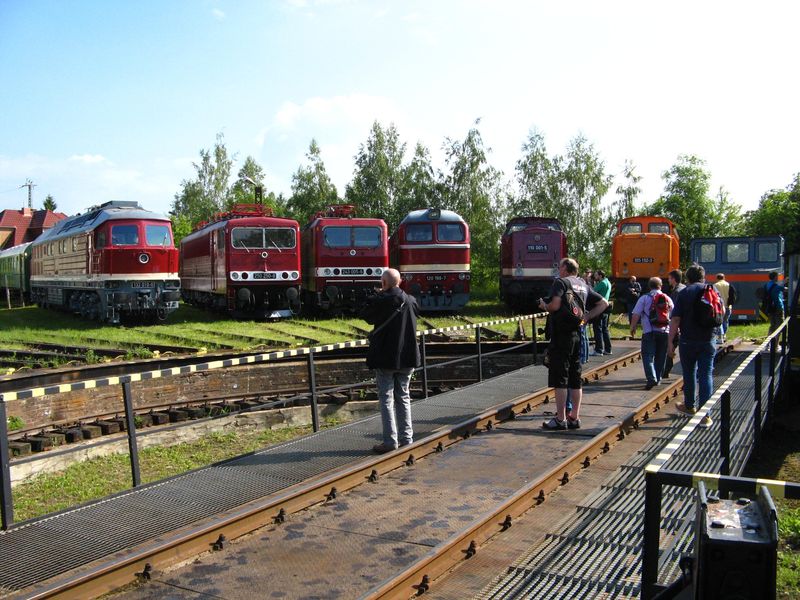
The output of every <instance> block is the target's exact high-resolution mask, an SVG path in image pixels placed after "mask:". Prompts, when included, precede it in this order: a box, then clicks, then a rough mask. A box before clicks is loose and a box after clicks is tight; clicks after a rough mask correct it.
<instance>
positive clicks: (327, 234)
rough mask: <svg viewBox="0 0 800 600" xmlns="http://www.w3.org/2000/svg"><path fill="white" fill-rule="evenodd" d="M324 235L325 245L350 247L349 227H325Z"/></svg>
mask: <svg viewBox="0 0 800 600" xmlns="http://www.w3.org/2000/svg"><path fill="white" fill-rule="evenodd" d="M322 237H323V239H324V240H325V246H327V247H328V248H349V247H350V228H349V227H325V228H324V229H323V230H322Z"/></svg>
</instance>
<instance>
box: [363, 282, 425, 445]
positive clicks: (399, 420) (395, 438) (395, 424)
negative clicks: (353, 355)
mask: <svg viewBox="0 0 800 600" xmlns="http://www.w3.org/2000/svg"><path fill="white" fill-rule="evenodd" d="M399 285H400V272H399V271H398V270H397V269H387V270H386V271H384V272H383V275H382V276H381V289H380V291H379V292H378V293H377V294H376V295H375V296H372V297H371V298H370V299H369V301H368V302H367V305H366V306H365V307H364V309H363V310H362V311H361V315H360V316H361V318H362V319H364V320H365V321H366V322H367V323H369V324H370V325H373V326H374V327H373V329H372V332H371V333H370V334H369V350H368V351H367V366H368V367H369V368H370V369H375V380H376V384H377V387H378V402H379V403H380V407H381V421H382V422H383V441H382V442H381V443H380V444H376V445H375V446H373V448H372V449H373V450H374V451H375V452H377V453H378V454H383V453H385V452H391V451H392V450H394V449H396V448H398V447H399V446H406V445H408V444H410V443H411V442H412V441H413V439H414V431H413V428H412V427H411V396H410V394H409V385H410V384H411V374H412V373H413V372H414V368H415V367H418V366H419V365H420V356H419V346H418V345H417V336H416V332H417V315H418V314H419V306H418V305H417V301H416V300H415V299H414V297H413V296H409V295H408V294H406V293H405V292H404V291H403V290H401V289H400V288H399V287H398V286H399Z"/></svg>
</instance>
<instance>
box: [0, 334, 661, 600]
mask: <svg viewBox="0 0 800 600" xmlns="http://www.w3.org/2000/svg"><path fill="white" fill-rule="evenodd" d="M635 345H638V344H636V343H635V342H634V343H631V344H629V347H628V350H630V351H629V352H628V353H627V354H621V355H617V356H614V357H613V358H614V361H607V362H603V361H602V359H600V358H599V357H598V358H596V359H592V362H590V363H589V364H588V365H586V369H587V371H588V372H587V377H588V379H590V380H592V381H591V382H590V383H589V385H587V387H586V395H585V397H584V405H583V406H584V409H583V411H584V412H583V428H582V429H581V430H578V431H566V432H544V431H542V430H541V428H540V426H541V421H542V419H544V418H545V417H546V416H547V413H548V412H550V411H551V410H553V408H554V404H553V403H552V402H551V400H552V397H553V396H552V390H551V389H548V388H546V387H544V386H545V385H546V370H545V369H544V368H543V367H539V366H531V367H527V368H524V369H521V370H518V371H515V372H512V373H509V374H506V375H503V376H500V377H496V378H494V379H491V380H487V381H484V382H483V383H479V384H475V385H472V386H468V387H466V388H462V389H460V390H456V391H454V392H448V393H444V394H440V395H438V396H434V397H431V398H428V399H427V400H424V401H419V402H417V403H415V404H414V409H413V416H414V425H415V430H416V432H417V439H418V441H417V442H415V443H414V444H413V445H411V446H409V447H406V448H401V449H399V450H398V451H395V452H392V453H390V454H388V455H385V456H383V457H379V458H371V457H370V458H368V456H369V448H370V447H371V445H372V444H373V443H374V442H375V441H376V440H377V437H379V432H380V421H379V417H377V416H375V417H370V418H367V419H364V420H361V421H357V422H354V423H350V424H347V425H343V426H340V427H337V428H333V429H328V430H325V431H322V432H319V433H317V434H314V435H311V436H307V437H305V438H302V439H298V440H294V441H291V442H287V443H284V444H280V445H277V446H275V447H272V448H268V449H266V450H264V451H261V452H256V453H254V454H251V455H246V456H243V457H240V458H237V459H233V460H231V461H227V462H224V463H219V464H217V465H213V466H211V467H207V468H204V469H200V470H198V471H194V472H190V473H187V474H184V475H181V476H178V477H175V478H173V479H170V480H166V481H162V482H158V483H154V484H150V485H147V486H142V487H140V488H137V489H134V490H131V491H129V492H125V493H122V494H119V495H117V496H114V497H111V498H108V499H105V500H103V501H100V502H96V503H91V504H88V505H86V506H83V507H79V508H78V509H74V510H71V511H66V512H65V513H61V514H56V515H50V516H48V517H45V518H42V519H38V520H34V521H30V522H26V523H20V524H18V525H16V526H14V527H13V528H12V529H10V530H9V531H8V532H5V533H4V534H2V535H0V546H2V547H3V550H4V551H3V553H2V555H1V556H0V597H13V598H23V597H42V598H44V597H93V596H96V595H99V594H101V593H104V592H107V591H109V590H111V589H115V588H118V587H120V586H121V585H125V584H127V583H129V582H131V581H135V580H137V579H138V580H140V581H142V582H145V583H144V584H143V585H141V586H138V587H136V588H135V589H128V590H123V591H120V592H118V594H121V596H120V597H126V598H127V597H131V598H136V597H139V598H147V597H152V598H155V597H160V598H162V597H168V598H201V597H209V596H208V595H209V594H211V595H212V596H216V597H223V598H226V597H231V598H235V597H243V596H245V595H248V596H252V594H253V591H254V590H260V592H263V596H264V597H270V594H273V596H272V597H287V598H288V597H297V596H319V597H353V596H354V595H362V594H368V593H372V591H374V590H375V589H379V588H380V587H381V586H383V585H387V579H388V580H391V578H392V577H393V576H394V574H395V573H396V572H398V571H401V570H402V569H403V568H404V567H408V566H410V565H413V564H414V563H415V562H416V561H418V560H421V559H424V557H425V556H426V555H428V554H430V553H431V552H434V551H435V550H436V549H437V548H438V547H439V546H441V545H442V544H445V545H446V544H448V543H450V540H452V539H453V538H454V536H458V535H461V534H462V533H463V531H464V528H465V527H466V528H467V529H468V528H469V526H470V524H471V523H473V522H474V521H475V519H476V516H477V515H481V514H484V513H486V512H487V511H489V510H493V509H494V508H496V507H497V506H498V505H501V506H502V505H503V503H504V502H505V501H506V500H507V498H508V497H509V495H510V496H515V495H519V494H523V495H525V494H530V498H528V499H527V500H528V503H529V504H528V508H529V507H530V505H532V504H533V503H536V499H537V498H538V497H540V496H542V495H543V494H545V493H546V492H549V491H550V490H552V489H555V488H557V487H560V486H561V485H562V484H563V483H564V482H565V481H567V480H569V477H570V473H574V472H576V471H577V470H580V469H581V468H583V465H584V463H587V462H588V463H591V462H593V461H594V460H595V459H596V458H597V457H598V456H600V455H602V454H604V452H606V451H607V449H608V446H609V440H610V445H611V446H613V445H614V439H613V438H615V437H616V436H617V435H619V433H618V432H619V431H621V429H620V427H621V425H622V426H623V427H624V426H630V425H632V424H633V422H634V421H637V420H639V419H642V418H644V414H645V412H646V411H647V410H650V411H652V410H654V408H653V406H654V405H653V403H654V402H656V403H659V408H663V406H664V404H665V403H667V402H669V401H671V396H670V394H669V393H668V392H667V391H658V390H655V389H654V390H651V391H650V392H645V391H644V389H643V385H642V375H641V367H640V364H639V363H638V362H637V361H638V353H637V352H636V351H635V350H633V348H634V346H635ZM619 347H620V350H623V348H622V344H620V345H619ZM532 390H536V391H534V392H533V393H531V391H532ZM647 402H651V405H650V407H649V408H643V407H645V406H646V404H647ZM511 417H516V418H514V419H513V420H509V418H511ZM456 442H457V443H456ZM421 459H423V460H421ZM534 482H538V483H536V485H538V486H539V487H537V488H536V489H533V488H531V489H528V490H527V491H520V490H525V489H526V487H530V486H531V485H534ZM387 500H388V502H387ZM315 505H316V506H315ZM387 507H388V508H387ZM387 510H388V512H384V511H387ZM516 514H517V513H515V515H516ZM514 518H516V516H515V517H514ZM401 519H405V520H401ZM502 520H503V519H501V521H502ZM250 532H252V533H250ZM232 540H233V541H232ZM54 547H58V549H59V552H58V553H57V554H56V555H54V554H53V552H52V549H53V548H54ZM210 550H211V552H209V553H207V554H204V555H202V556H200V558H199V559H197V561H196V562H194V563H192V564H189V565H187V566H184V567H183V568H177V569H173V570H169V566H171V565H174V564H175V563H177V562H180V561H182V560H193V559H195V558H196V557H197V556H198V555H201V554H203V553H204V552H207V551H210ZM326 552H327V554H326ZM458 552H461V550H458ZM193 569H194V570H193ZM212 574H213V576H212ZM292 585H294V586H300V587H294V588H293V587H291V586H292ZM274 594H279V595H278V596H275V595H274Z"/></svg>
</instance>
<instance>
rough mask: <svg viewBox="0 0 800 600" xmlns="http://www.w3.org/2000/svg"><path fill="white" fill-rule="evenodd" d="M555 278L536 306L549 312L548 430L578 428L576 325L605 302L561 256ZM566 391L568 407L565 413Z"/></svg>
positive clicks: (574, 265)
mask: <svg viewBox="0 0 800 600" xmlns="http://www.w3.org/2000/svg"><path fill="white" fill-rule="evenodd" d="M558 275H559V276H558V278H557V279H556V280H555V281H554V282H553V287H552V289H551V290H550V297H549V299H548V301H545V300H544V299H543V298H539V302H538V306H539V308H541V309H542V310H546V311H547V312H548V313H550V328H551V329H550V346H549V348H548V356H549V371H548V385H549V386H550V387H553V388H555V391H556V416H555V417H553V418H552V419H550V420H549V421H545V422H544V423H543V424H542V427H544V428H545V429H548V430H564V429H580V426H581V420H580V410H581V398H582V394H583V389H582V387H581V386H582V379H581V362H580V328H581V326H582V325H583V324H585V323H586V322H588V321H590V320H592V319H593V318H594V317H596V316H597V315H599V314H600V313H602V312H603V311H604V310H605V309H606V306H608V302H606V301H605V300H604V299H603V297H602V296H600V295H599V294H598V293H597V292H595V291H594V290H593V289H591V288H590V287H589V286H588V285H586V282H585V281H584V280H583V279H581V278H579V277H578V263H577V262H576V261H575V260H573V259H572V258H562V259H561V262H560V263H559V264H558ZM567 390H569V398H570V402H571V403H572V408H571V410H570V412H569V414H568V413H567Z"/></svg>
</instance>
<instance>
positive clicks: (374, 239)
mask: <svg viewBox="0 0 800 600" xmlns="http://www.w3.org/2000/svg"><path fill="white" fill-rule="evenodd" d="M322 235H323V238H324V240H325V245H326V246H327V247H328V248H350V247H353V248H377V247H378V246H380V245H381V229H380V227H338V226H331V227H325V228H324V229H323V230H322Z"/></svg>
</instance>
